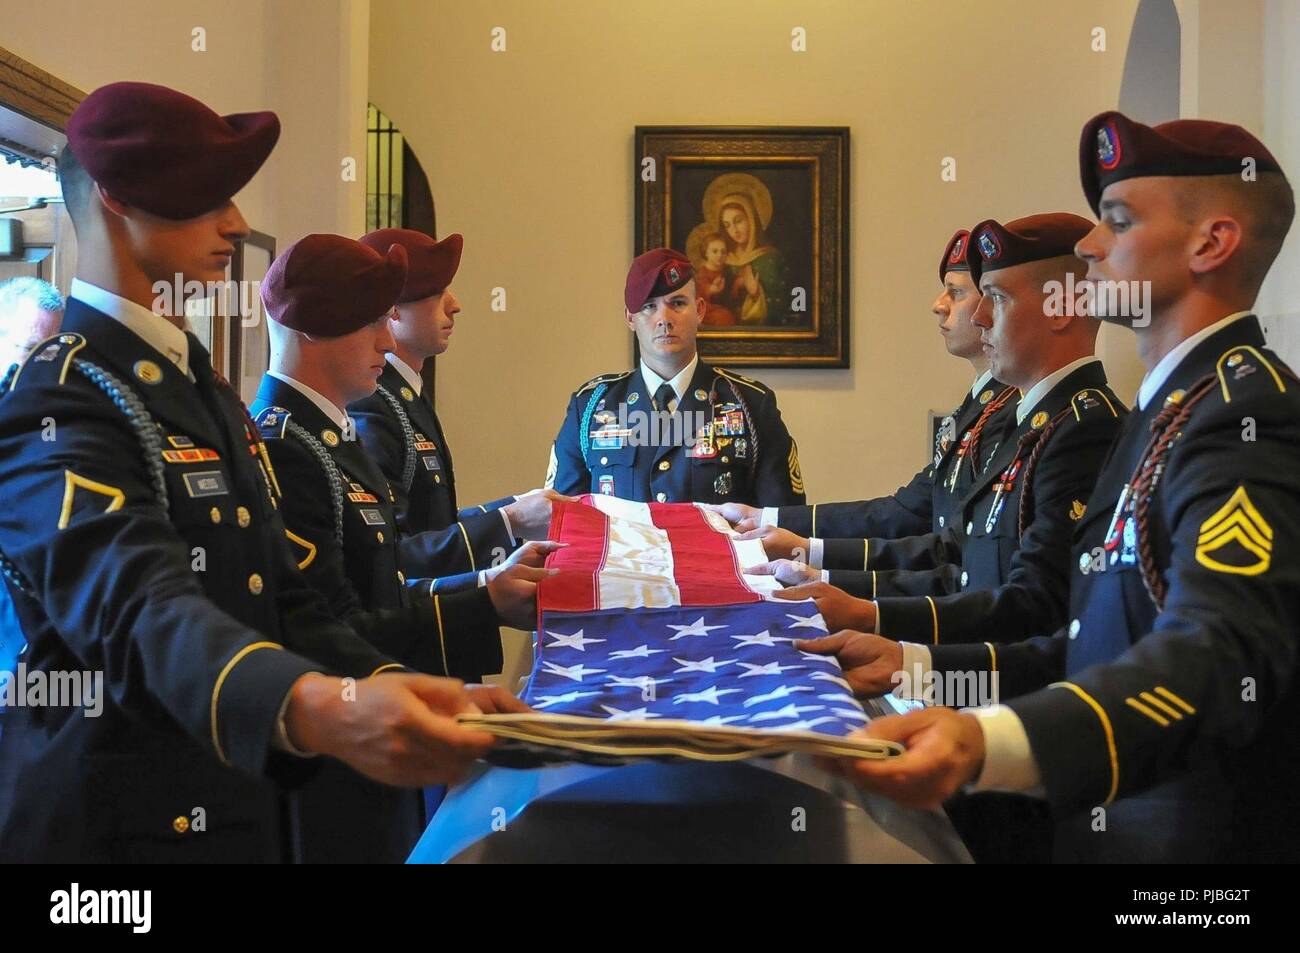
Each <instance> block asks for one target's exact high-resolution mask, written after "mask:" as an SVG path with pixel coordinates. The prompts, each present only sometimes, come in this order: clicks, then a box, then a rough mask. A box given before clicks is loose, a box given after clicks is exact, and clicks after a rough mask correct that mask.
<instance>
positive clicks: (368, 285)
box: [262, 235, 406, 338]
mask: <svg viewBox="0 0 1300 953" xmlns="http://www.w3.org/2000/svg"><path fill="white" fill-rule="evenodd" d="M405 282H406V249H405V248H403V247H402V246H401V245H393V246H392V247H390V248H389V249H388V250H387V253H386V254H384V255H381V254H380V253H379V252H377V251H375V250H374V249H373V248H367V247H366V246H365V245H363V244H361V243H360V242H358V241H354V240H353V239H351V238H344V237H343V236H342V235H308V236H307V237H306V238H300V239H298V241H296V242H294V243H293V244H292V245H290V246H289V247H288V248H286V249H285V250H284V253H283V254H282V255H280V256H279V257H278V258H276V260H275V261H273V262H271V268H270V270H269V271H268V272H267V273H266V278H265V279H264V280H263V281H262V303H263V304H264V305H266V311H267V313H268V314H269V315H270V316H271V319H272V320H273V321H275V322H276V323H278V324H283V325H284V326H285V327H286V328H292V329H293V330H295V331H303V332H305V333H306V334H314V335H316V336H318V337H326V338H334V337H341V336H342V335H344V334H351V333H352V332H353V331H357V330H359V329H361V328H364V327H365V326H366V325H367V324H372V323H374V322H375V321H377V320H378V319H379V318H382V317H383V316H384V315H385V314H387V313H388V311H389V310H390V309H391V308H392V307H393V305H394V304H396V303H397V296H398V295H399V294H401V291H402V285H403V284H404V283H405Z"/></svg>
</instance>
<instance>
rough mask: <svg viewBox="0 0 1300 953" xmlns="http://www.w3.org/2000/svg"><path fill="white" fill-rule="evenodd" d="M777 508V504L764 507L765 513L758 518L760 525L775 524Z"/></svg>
mask: <svg viewBox="0 0 1300 953" xmlns="http://www.w3.org/2000/svg"><path fill="white" fill-rule="evenodd" d="M777 512H778V511H777V508H776V507H775V506H765V507H763V515H762V516H760V517H759V518H758V525H759V526H775V525H776V521H777Z"/></svg>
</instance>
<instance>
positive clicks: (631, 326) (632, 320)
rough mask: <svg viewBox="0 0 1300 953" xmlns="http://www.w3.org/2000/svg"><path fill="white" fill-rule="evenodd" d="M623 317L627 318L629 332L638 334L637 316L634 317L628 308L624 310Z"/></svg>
mask: <svg viewBox="0 0 1300 953" xmlns="http://www.w3.org/2000/svg"><path fill="white" fill-rule="evenodd" d="M623 316H624V317H625V318H627V329H628V330H629V331H631V332H632V333H633V334H635V333H636V315H634V314H633V313H632V312H631V311H629V310H627V308H624V309H623Z"/></svg>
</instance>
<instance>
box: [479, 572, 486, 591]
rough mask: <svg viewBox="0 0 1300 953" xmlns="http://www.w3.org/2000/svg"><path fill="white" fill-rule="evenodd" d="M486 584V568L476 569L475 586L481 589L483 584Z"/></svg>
mask: <svg viewBox="0 0 1300 953" xmlns="http://www.w3.org/2000/svg"><path fill="white" fill-rule="evenodd" d="M486 585H487V570H486V569H480V570H479V571H478V586H477V588H479V589H482V588H483V587H484V586H486Z"/></svg>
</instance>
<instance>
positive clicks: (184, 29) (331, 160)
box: [0, 0, 369, 248]
mask: <svg viewBox="0 0 1300 953" xmlns="http://www.w3.org/2000/svg"><path fill="white" fill-rule="evenodd" d="M368 19H369V8H368V2H367V0H275V2H274V3H264V2H261V0H223V2H221V3H200V2H196V0H181V2H176V0H172V2H168V3H159V2H157V0H111V2H108V0H39V2H36V3H32V2H28V0H23V2H21V3H20V2H16V0H0V23H3V24H4V32H3V35H0V45H3V46H5V47H6V48H8V49H10V50H12V51H13V52H14V53H16V54H18V55H19V56H21V57H23V58H24V59H26V60H28V61H29V62H31V63H34V64H35V65H36V66H39V67H40V68H41V69H44V70H46V71H47V72H50V73H53V74H54V75H55V76H58V77H59V78H60V79H63V80H65V81H67V82H69V83H72V84H73V85H74V86H78V87H80V88H81V89H84V90H86V91H90V90H92V89H94V88H95V87H97V86H101V85H103V84H104V83H108V82H113V81H115V80H128V79H129V80H140V81H144V82H153V83H162V84H165V85H168V86H173V87H175V88H177V89H180V90H182V91H184V92H186V93H189V94H190V95H192V96H196V97H198V98H199V99H202V100H203V101H204V102H206V103H207V104H208V105H210V106H212V108H214V109H216V110H217V111H218V112H223V113H225V112H247V111H250V110H254V109H274V110H275V111H276V112H277V113H279V115H280V120H281V125H282V132H281V137H280V142H279V145H278V146H277V147H276V150H275V152H274V153H272V155H271V158H270V160H269V161H268V162H267V164H266V166H265V167H264V168H263V170H262V172H261V173H259V175H258V176H257V177H256V178H254V179H253V181H252V182H251V183H250V184H249V186H248V187H247V188H246V189H244V191H243V192H242V193H240V195H239V196H238V197H237V198H236V201H237V202H238V203H239V206H240V208H241V210H242V211H243V212H244V215H245V217H246V218H247V219H248V221H249V224H250V225H252V227H253V228H256V229H258V230H260V231H265V232H270V233H271V234H273V235H275V236H276V238H277V239H278V240H279V242H280V247H281V248H283V247H284V246H285V245H286V244H287V243H288V242H289V241H292V240H293V239H295V238H298V237H300V236H302V235H304V234H306V233H307V232H311V231H342V232H351V233H356V232H357V231H359V230H360V229H361V228H362V227H363V226H364V224H365V195H364V188H365V187H364V184H363V183H364V181H365V178H364V174H362V175H361V176H360V179H359V181H358V182H355V183H346V182H343V181H342V177H341V175H340V163H341V161H342V159H343V157H344V156H346V155H353V156H356V157H357V158H358V160H359V161H360V160H362V158H363V157H364V154H365V105H366V70H367V58H368V56H369V45H368V42H367V40H368V25H367V21H368ZM195 27H202V28H203V29H204V30H205V31H206V44H207V51H206V52H195V51H193V50H192V49H191V31H192V30H193V29H194V28H195ZM360 171H361V172H362V173H364V167H361V169H360Z"/></svg>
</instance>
